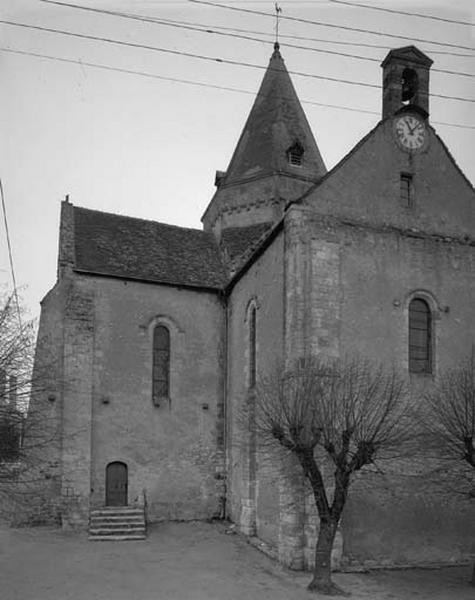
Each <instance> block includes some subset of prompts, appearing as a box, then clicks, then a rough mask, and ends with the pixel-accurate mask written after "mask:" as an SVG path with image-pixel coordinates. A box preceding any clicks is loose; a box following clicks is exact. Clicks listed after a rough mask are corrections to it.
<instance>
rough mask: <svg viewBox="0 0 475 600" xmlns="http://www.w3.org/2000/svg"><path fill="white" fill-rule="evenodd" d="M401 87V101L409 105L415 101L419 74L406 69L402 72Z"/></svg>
mask: <svg viewBox="0 0 475 600" xmlns="http://www.w3.org/2000/svg"><path fill="white" fill-rule="evenodd" d="M401 85H402V93H401V100H402V102H403V103H404V104H409V102H410V101H411V100H413V99H414V97H415V95H416V93H417V87H418V78H417V73H416V71H414V69H409V68H406V69H404V71H403V72H402V80H401Z"/></svg>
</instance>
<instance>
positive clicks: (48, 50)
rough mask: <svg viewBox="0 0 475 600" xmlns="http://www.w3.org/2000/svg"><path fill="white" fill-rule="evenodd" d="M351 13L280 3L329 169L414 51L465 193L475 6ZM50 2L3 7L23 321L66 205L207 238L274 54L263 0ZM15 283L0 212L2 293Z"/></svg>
mask: <svg viewBox="0 0 475 600" xmlns="http://www.w3.org/2000/svg"><path fill="white" fill-rule="evenodd" d="M356 1H357V0H348V2H346V1H345V2H341V1H338V2H336V1H335V0H321V1H320V0H301V1H299V0H281V1H280V2H279V6H280V8H281V9H282V13H281V19H280V22H279V42H280V46H281V54H282V56H283V58H284V60H285V63H286V66H287V69H288V70H289V71H290V72H291V78H292V80H293V83H294V86H295V88H296V91H297V94H298V96H299V98H300V100H301V102H302V106H303V108H304V111H305V113H306V115H307V118H308V120H309V123H310V126H311V128H312V131H313V133H314V135H315V138H316V141H317V144H318V146H319V149H320V152H321V154H322V156H323V159H324V161H325V163H326V166H327V168H331V167H333V166H334V165H335V164H336V163H337V162H339V160H341V159H342V158H343V157H344V156H345V155H346V154H347V153H348V152H349V151H350V150H351V148H352V147H353V146H354V145H355V144H356V143H357V142H358V141H359V140H360V139H361V138H362V137H363V136H364V135H365V134H366V133H367V132H368V131H369V130H370V129H372V128H373V127H374V126H375V125H376V123H377V122H378V121H379V120H380V118H381V97H382V93H381V88H380V85H381V77H382V70H381V68H380V63H381V61H382V60H383V59H384V57H385V56H386V54H387V53H388V51H389V50H390V49H391V48H398V47H402V46H406V45H409V44H411V43H413V44H414V45H416V46H417V47H418V48H419V49H421V50H422V51H423V52H425V53H426V54H427V55H428V56H430V57H431V58H432V59H433V60H434V64H433V66H432V70H431V83H430V89H431V92H432V93H433V94H438V95H443V96H450V98H439V97H431V101H430V122H431V124H432V126H433V127H434V128H435V129H436V131H437V133H438V134H439V135H440V136H441V137H442V139H443V140H444V142H445V143H446V144H447V146H448V148H449V150H450V152H451V153H452V155H453V157H454V158H455V160H456V162H457V163H458V165H459V166H460V168H461V169H462V171H463V172H464V173H465V175H466V176H467V177H468V178H469V179H470V180H471V181H472V182H475V159H474V154H475V104H474V102H475V36H474V27H473V26H469V25H466V24H463V22H466V23H472V24H473V23H475V2H474V1H473V0H451V1H450V3H449V2H446V1H445V0H439V1H437V0H433V1H432V0H420V1H419V2H417V1H413V0H412V1H407V2H406V1H403V0H378V1H376V2H375V1H373V0H358V2H357V3H359V4H360V6H349V4H350V3H353V4H355V3H356ZM58 2H62V3H63V4H64V3H67V2H69V3H70V4H75V5H76V7H71V6H69V7H67V6H60V5H59V4H58V3H50V2H45V1H42V0H0V20H2V21H9V22H10V24H6V23H0V81H1V86H0V106H1V110H0V178H1V181H2V185H3V190H4V201H5V207H6V214H7V222H8V227H9V232H10V239H11V249H12V257H13V262H14V272H15V276H16V282H17V286H18V287H19V288H20V294H21V296H22V298H23V302H24V304H25V306H26V308H27V309H28V310H29V311H30V315H31V316H32V317H35V316H38V314H39V311H40V304H39V303H40V300H41V299H42V298H43V297H44V295H45V294H46V293H47V291H48V290H49V289H51V287H52V286H53V285H54V283H55V280H56V260H57V247H58V226H59V212H60V202H61V200H63V199H64V198H65V196H66V194H69V198H70V201H71V202H72V203H73V204H75V205H76V206H83V207H87V208H92V209H97V210H101V211H106V212H112V213H117V214H124V215H130V216H135V217H140V218H145V219H152V220H156V221H161V222H164V223H171V224H176V225H182V226H186V227H194V228H201V222H200V218H201V216H202V214H203V213H204V211H205V209H206V206H207V204H208V202H209V201H210V200H211V198H212V195H213V192H214V189H215V188H214V175H215V171H216V170H225V169H226V167H227V165H228V163H229V161H230V159H231V156H232V152H233V150H234V148H235V146H236V143H237V141H238V138H239V135H240V133H241V130H242V128H243V126H244V123H245V120H246V118H247V115H248V113H249V111H250V108H251V106H252V103H253V100H254V97H255V94H256V92H257V90H258V88H259V85H260V82H261V80H262V77H263V75H264V69H265V67H266V66H267V64H268V62H269V58H270V56H271V54H272V45H273V43H274V41H275V24H276V19H275V8H274V1H269V0H261V1H258V0H242V1H231V0H222V2H221V6H211V5H210V4H211V2H213V3H215V4H217V3H218V2H217V0H216V1H215V0H210V2H193V1H190V0H173V1H165V0H58ZM361 5H366V7H363V6H361ZM77 7H79V8H77ZM367 7H370V8H367ZM88 8H89V9H91V8H93V9H95V10H94V11H91V10H85V9H88ZM377 8H383V9H385V10H376V9H377ZM231 9H234V10H231ZM236 9H237V10H236ZM98 10H99V11H100V10H103V11H112V12H120V13H122V14H126V15H129V18H126V17H124V16H117V15H112V14H105V13H101V12H97V11H98ZM252 11H253V12H252ZM388 11H398V12H397V13H396V12H388ZM256 13H264V14H256ZM399 13H405V14H399ZM408 13H417V14H419V15H423V16H415V15H414V14H412V15H410V14H408ZM130 15H135V16H138V17H139V19H137V18H135V19H132V18H130ZM424 16H425V18H424ZM429 16H430V17H437V18H427V17H429ZM295 19H302V20H304V21H312V23H308V22H302V21H298V20H295ZM151 20H154V22H151ZM157 21H160V22H157ZM165 21H166V23H165ZM453 21H458V22H457V23H454V22H453ZM170 22H172V23H170ZM11 23H17V24H22V26H18V25H12V24H11ZM329 24H330V25H333V27H330V26H329ZM33 27H42V28H48V29H55V30H61V31H63V32H64V31H65V32H68V33H69V34H71V33H74V34H80V35H86V36H93V37H98V38H103V40H102V41H100V40H93V39H85V38H80V37H77V36H72V35H64V34H61V33H57V32H56V33H54V32H51V31H44V30H39V29H34V28H33ZM196 29H201V30H203V29H204V30H205V31H196ZM354 29H364V30H366V31H365V32H361V31H354ZM238 30H239V31H238ZM398 36H399V37H398ZM243 38H245V39H243ZM249 38H254V39H249ZM302 38H304V39H302ZM104 39H107V40H115V41H117V40H118V41H120V42H123V43H122V44H116V43H111V42H106V41H104ZM350 44H351V45H350ZM138 46H149V48H143V47H138ZM150 46H152V47H154V48H155V49H151V48H150ZM295 46H300V47H298V48H297V47H295ZM157 48H158V49H157ZM13 51H14V52H13ZM170 51H172V52H170ZM25 53H26V54H25ZM184 53H185V54H188V56H186V55H184ZM32 54H34V55H36V56H33V55H32ZM190 54H192V55H194V56H189V55H190ZM342 54H345V55H346V56H342ZM38 55H41V57H40V56H38ZM347 55H353V56H347ZM45 57H49V58H45ZM198 57H207V58H198ZM57 59H61V60H57ZM216 59H220V60H216ZM225 61H230V62H225ZM232 63H241V64H232ZM242 63H245V64H242ZM93 65H101V66H102V67H106V68H98V67H97V66H93ZM437 69H438V70H444V71H452V72H457V73H459V74H453V73H442V72H438V71H437ZM125 71H128V72H125ZM130 71H134V72H135V73H130ZM292 72H298V74H297V73H295V74H292ZM137 73H140V74H137ZM460 73H462V74H463V73H465V74H466V75H462V74H460ZM467 75H471V77H470V76H467ZM327 78H330V79H327ZM331 79H337V80H338V79H339V80H345V82H343V81H332V80H331ZM362 83H364V84H370V85H356V84H362ZM230 88H232V89H230ZM455 98H459V99H458V100H457V99H455ZM460 98H463V99H465V100H460ZM467 99H469V100H470V99H471V100H472V102H469V101H467ZM454 125H458V127H455V126H454ZM460 126H462V127H460ZM447 200H448V201H450V199H447ZM11 281H12V279H11V271H10V264H9V254H8V248H7V243H6V236H5V227H4V223H3V214H2V222H1V223H0V286H3V289H5V288H7V289H8V288H10V289H11V287H12V283H11Z"/></svg>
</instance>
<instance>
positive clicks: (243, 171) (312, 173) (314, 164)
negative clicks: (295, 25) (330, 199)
mask: <svg viewBox="0 0 475 600" xmlns="http://www.w3.org/2000/svg"><path fill="white" fill-rule="evenodd" d="M295 144H298V145H299V146H300V147H301V148H302V149H303V155H302V160H301V164H300V165H298V166H296V165H292V164H291V163H290V162H289V155H288V153H289V150H290V149H291V148H292V147H293V146H294V145H295ZM325 172H326V168H325V165H324V163H323V160H322V157H321V155H320V152H319V150H318V147H317V144H316V142H315V138H314V137H313V134H312V131H311V129H310V126H309V124H308V121H307V118H306V116H305V113H304V112H303V109H302V106H301V104H300V102H299V99H298V97H297V94H296V92H295V89H294V86H293V84H292V81H291V79H290V76H289V73H288V71H287V68H286V66H285V63H284V60H283V58H282V56H281V54H280V45H279V43H278V42H275V44H274V52H273V53H272V56H271V59H270V62H269V66H268V68H267V70H266V73H265V75H264V78H263V80H262V83H261V87H260V89H259V92H258V94H257V97H256V100H255V102H254V105H253V107H252V109H251V112H250V114H249V117H248V119H247V122H246V125H245V126H244V130H243V132H242V134H241V137H240V139H239V142H238V145H237V147H236V150H235V151H234V155H233V157H232V159H231V162H230V164H229V168H228V170H227V173H226V177H225V178H224V179H223V181H222V184H223V185H226V184H228V183H236V182H238V181H241V180H246V179H248V178H249V177H256V176H264V175H270V174H275V173H288V174H291V175H292V176H293V177H301V176H303V177H305V178H311V179H318V178H320V177H321V176H322V175H324V174H325Z"/></svg>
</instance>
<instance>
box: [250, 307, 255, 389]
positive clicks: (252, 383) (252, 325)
mask: <svg viewBox="0 0 475 600" xmlns="http://www.w3.org/2000/svg"><path fill="white" fill-rule="evenodd" d="M256 342H257V340H256V307H255V306H251V310H250V311H249V387H251V388H252V387H254V386H255V385H256V358H257V357H256Z"/></svg>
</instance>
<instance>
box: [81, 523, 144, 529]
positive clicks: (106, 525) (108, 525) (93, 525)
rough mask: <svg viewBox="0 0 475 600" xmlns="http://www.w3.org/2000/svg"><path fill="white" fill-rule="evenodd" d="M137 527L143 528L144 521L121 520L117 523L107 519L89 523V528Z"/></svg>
mask: <svg viewBox="0 0 475 600" xmlns="http://www.w3.org/2000/svg"><path fill="white" fill-rule="evenodd" d="M137 527H139V528H142V529H145V523H144V522H143V521H139V522H138V523H124V522H123V521H120V522H118V523H110V522H109V521H93V522H91V523H90V525H89V529H98V528H105V529H134V528H137Z"/></svg>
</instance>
